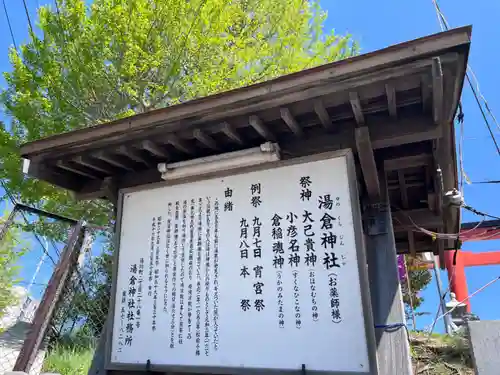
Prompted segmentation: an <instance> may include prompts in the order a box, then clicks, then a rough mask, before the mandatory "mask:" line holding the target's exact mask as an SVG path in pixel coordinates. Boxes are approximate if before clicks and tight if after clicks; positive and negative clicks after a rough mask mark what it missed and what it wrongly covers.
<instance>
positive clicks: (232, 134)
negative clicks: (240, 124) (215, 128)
mask: <svg viewBox="0 0 500 375" xmlns="http://www.w3.org/2000/svg"><path fill="white" fill-rule="evenodd" d="M220 130H221V131H222V132H223V133H224V134H225V135H226V137H228V138H229V139H230V140H232V141H233V142H234V143H238V144H239V145H243V144H244V142H243V139H242V138H241V137H240V135H239V134H238V133H237V132H236V130H234V129H233V127H232V126H231V125H229V124H228V123H227V122H224V123H222V124H221V129H220Z"/></svg>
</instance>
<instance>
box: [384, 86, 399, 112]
mask: <svg viewBox="0 0 500 375" xmlns="http://www.w3.org/2000/svg"><path fill="white" fill-rule="evenodd" d="M385 95H386V97H387V108H388V109H389V115H390V116H391V117H392V118H393V119H395V118H396V117H397V116H398V110H397V102H396V88H395V87H394V84H392V83H386V84H385Z"/></svg>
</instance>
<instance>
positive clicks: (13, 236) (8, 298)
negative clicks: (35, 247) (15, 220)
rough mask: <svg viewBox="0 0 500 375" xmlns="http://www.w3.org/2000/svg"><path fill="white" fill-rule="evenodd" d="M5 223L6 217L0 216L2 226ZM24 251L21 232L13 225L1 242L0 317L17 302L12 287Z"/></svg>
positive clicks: (0, 225)
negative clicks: (18, 262)
mask: <svg viewBox="0 0 500 375" xmlns="http://www.w3.org/2000/svg"><path fill="white" fill-rule="evenodd" d="M4 224H5V219H4V218H0V228H1V227H2V226H3V225H4ZM22 253H23V247H22V246H21V241H20V233H19V231H18V230H17V229H16V228H15V227H14V226H11V227H10V228H9V230H8V231H7V232H6V233H5V236H4V238H3V239H2V240H1V242H0V318H1V317H2V316H3V315H4V313H5V309H6V308H7V307H9V306H11V305H12V304H14V303H15V302H16V296H15V295H14V293H13V289H12V287H13V286H14V284H15V282H16V278H17V276H18V272H19V266H18V265H16V263H17V261H18V259H19V257H20V256H21V255H22Z"/></svg>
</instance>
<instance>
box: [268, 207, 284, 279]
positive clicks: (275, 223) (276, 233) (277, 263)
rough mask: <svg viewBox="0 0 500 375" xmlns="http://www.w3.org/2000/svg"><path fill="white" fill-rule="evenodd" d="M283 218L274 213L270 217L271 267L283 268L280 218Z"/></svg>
mask: <svg viewBox="0 0 500 375" xmlns="http://www.w3.org/2000/svg"><path fill="white" fill-rule="evenodd" d="M282 219H283V218H282V217H281V216H279V215H278V214H274V216H273V217H272V218H271V228H272V229H271V238H272V239H273V243H272V249H273V254H274V258H273V267H274V268H278V267H279V268H280V269H281V268H283V265H284V264H285V258H284V257H283V255H284V254H285V249H284V248H283V228H281V220H282Z"/></svg>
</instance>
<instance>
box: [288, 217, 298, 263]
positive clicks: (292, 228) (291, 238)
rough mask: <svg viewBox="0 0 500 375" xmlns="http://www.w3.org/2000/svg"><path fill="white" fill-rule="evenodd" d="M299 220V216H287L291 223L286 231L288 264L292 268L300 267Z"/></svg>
mask: <svg viewBox="0 0 500 375" xmlns="http://www.w3.org/2000/svg"><path fill="white" fill-rule="evenodd" d="M297 219H298V216H297V215H296V214H294V213H293V212H290V213H289V214H287V215H286V220H287V221H288V223H289V225H288V227H287V230H286V235H287V238H288V251H289V254H288V264H289V265H290V266H291V267H298V266H299V264H300V253H299V250H300V247H299V240H298V239H297V236H298V229H297Z"/></svg>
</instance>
